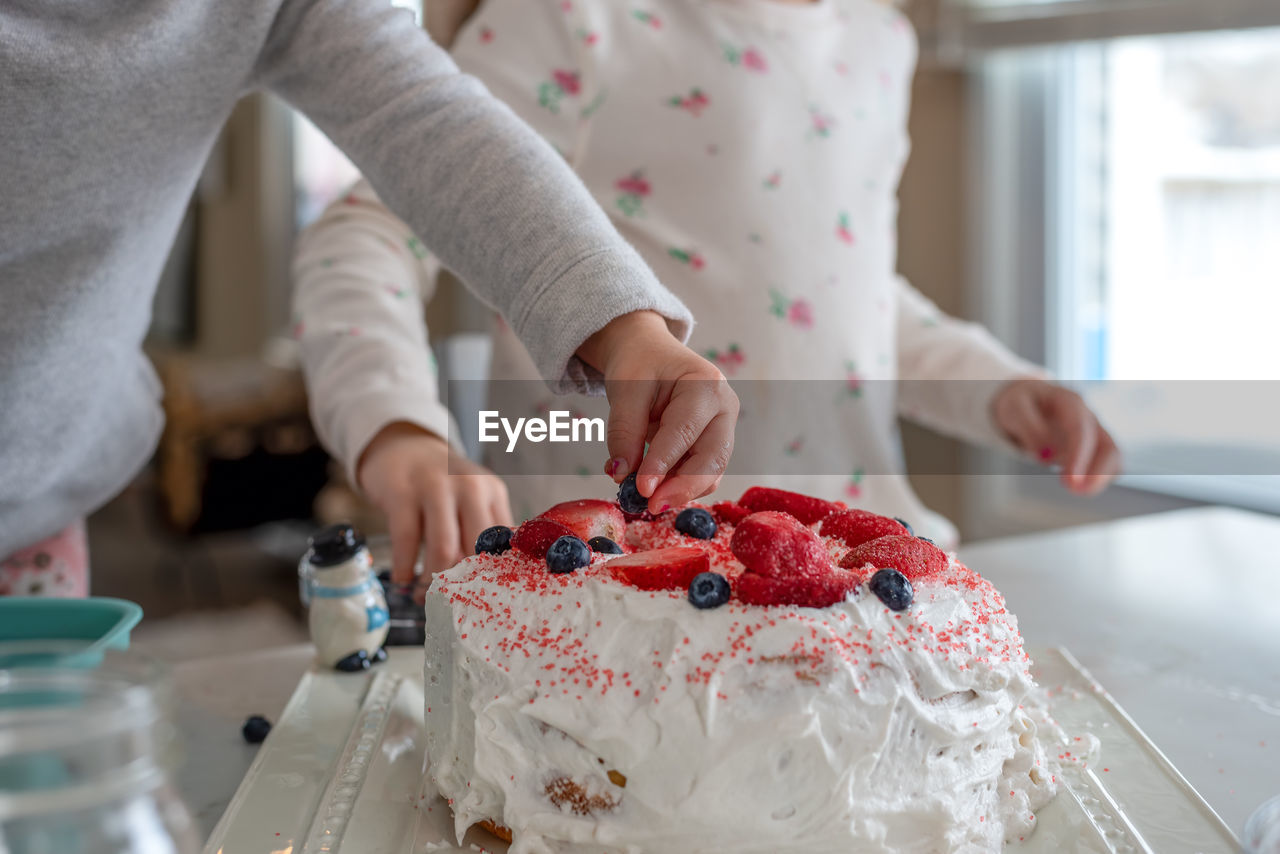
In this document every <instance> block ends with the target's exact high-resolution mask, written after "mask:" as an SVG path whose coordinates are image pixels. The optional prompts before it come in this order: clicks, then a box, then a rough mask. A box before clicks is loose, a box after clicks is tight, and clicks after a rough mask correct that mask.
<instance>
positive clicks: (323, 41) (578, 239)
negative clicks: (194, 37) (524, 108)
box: [256, 0, 692, 391]
mask: <svg viewBox="0 0 1280 854" xmlns="http://www.w3.org/2000/svg"><path fill="white" fill-rule="evenodd" d="M256 82H257V83H258V84H260V85H262V86H265V87H267V88H269V89H271V90H273V91H275V92H276V93H278V94H279V95H281V97H283V98H285V99H286V100H287V101H289V102H290V103H291V104H293V105H294V106H295V107H297V108H298V109H299V110H301V111H302V112H303V113H305V114H306V115H307V116H308V117H310V118H311V120H312V121H314V122H315V123H316V125H317V126H319V127H320V129H321V130H323V131H324V132H325V133H326V134H328V136H329V137H330V138H331V139H332V140H333V141H334V142H335V143H336V144H337V145H338V146H339V147H340V148H341V149H342V150H343V151H345V152H346V153H347V155H348V156H350V157H351V159H352V160H353V161H354V162H355V164H356V166H358V167H359V168H360V170H361V171H362V172H363V173H364V174H365V176H366V177H367V178H368V180H369V182H370V183H371V184H372V185H373V187H374V189H375V190H377V192H378V195H379V196H380V197H381V198H382V199H383V201H384V202H386V204H387V206H388V207H389V208H391V210H393V211H394V212H395V213H396V214H398V215H399V216H400V217H401V218H403V219H404V220H405V222H407V223H408V224H409V225H410V226H411V227H412V228H413V229H414V231H415V232H416V233H417V234H418V236H419V237H420V238H421V239H422V241H423V242H424V244H426V246H427V247H428V248H430V249H431V251H432V252H434V253H435V254H436V256H437V257H438V258H439V259H440V261H441V262H442V263H443V264H444V265H445V266H447V267H448V268H450V269H451V270H452V271H453V272H455V273H456V274H458V276H459V277H460V278H461V279H462V280H463V281H465V282H466V283H467V284H468V285H469V286H470V287H471V288H472V289H474V290H475V291H476V293H477V295H478V296H479V297H480V298H481V299H483V300H485V301H486V302H487V303H488V304H489V305H491V306H492V307H493V308H495V309H497V310H498V311H500V312H501V313H502V314H503V316H505V317H506V318H507V321H508V322H509V323H510V324H511V327H512V329H513V330H515V332H516V334H517V335H518V336H519V337H520V339H521V341H523V342H524V345H525V346H526V347H527V348H528V350H529V352H530V353H531V354H532V355H533V358H534V361H535V362H536V364H537V365H538V369H539V371H540V372H541V374H542V376H543V377H544V378H546V380H547V381H548V382H549V383H550V384H551V386H552V387H553V388H554V389H556V390H558V391H571V390H582V391H598V390H599V386H598V384H597V383H596V382H594V381H595V380H598V378H599V377H598V375H597V374H596V373H595V372H594V371H591V370H590V369H588V368H587V367H586V366H585V365H583V364H582V363H581V362H580V361H579V360H578V359H577V358H576V357H575V356H574V353H575V351H576V350H577V349H578V347H580V346H581V345H582V342H583V341H585V340H586V339H587V338H588V337H589V336H590V335H591V334H592V333H594V332H596V331H597V330H599V329H600V328H601V327H603V326H604V325H605V324H607V323H608V322H609V321H610V320H613V319H614V318H616V317H619V316H621V315H623V314H627V313H629V312H632V311H638V310H643V309H651V310H654V311H657V312H658V313H660V314H661V315H663V316H664V317H666V318H667V322H668V325H669V326H670V327H671V330H672V332H673V333H674V334H675V335H676V336H677V337H679V338H681V340H685V339H687V338H688V334H689V331H690V329H691V327H692V317H691V316H690V314H689V312H688V309H686V308H685V307H684V305H683V304H682V303H681V302H680V301H679V300H678V299H677V298H676V297H675V296H674V295H673V294H672V293H671V292H670V291H668V290H667V289H666V288H665V287H663V286H662V285H661V284H660V283H659V282H658V280H657V279H656V278H655V277H654V275H653V273H652V272H651V271H650V270H649V268H648V267H647V266H646V265H645V263H644V262H643V261H642V260H641V258H640V256H639V255H638V254H637V253H636V252H635V250H633V249H632V248H631V247H630V246H629V245H628V244H627V243H626V241H625V240H623V239H622V237H621V236H620V235H619V234H618V233H617V231H616V230H615V229H614V228H613V226H612V225H611V224H610V223H609V220H608V217H607V216H606V215H605V214H604V212H603V211H601V210H600V209H599V207H598V206H597V205H596V204H595V202H594V201H593V200H592V198H591V195H590V193H588V191H587V190H586V188H585V187H584V186H583V185H582V183H581V182H580V181H579V180H578V178H577V176H575V175H574V174H573V172H572V171H571V170H570V169H569V167H568V166H567V165H566V164H565V163H564V162H563V161H562V160H561V158H560V157H559V156H558V155H557V154H556V153H555V151H554V150H553V149H552V148H551V147H550V146H549V145H548V144H547V143H546V142H544V141H543V140H542V139H540V138H539V137H538V136H537V134H535V133H534V132H533V131H531V130H530V129H528V128H527V127H526V126H525V125H524V124H523V123H522V122H521V121H520V120H519V119H518V118H516V116H515V115H514V114H513V113H512V112H511V111H510V110H509V109H508V108H507V107H506V106H504V105H503V104H501V103H500V102H498V101H497V100H496V99H494V98H492V97H491V96H490V95H489V94H488V92H487V91H486V90H485V88H484V86H483V85H481V84H480V83H479V82H478V81H476V80H475V79H474V78H471V77H468V76H466V75H463V74H461V73H459V72H458V70H457V68H456V66H455V65H454V64H453V61H452V60H451V59H450V58H449V56H448V54H446V53H445V52H444V51H443V50H442V49H440V48H439V47H437V46H436V45H434V44H433V43H432V42H431V40H430V39H429V38H428V36H427V35H426V33H425V32H424V31H422V30H421V29H419V28H418V27H417V25H416V24H415V23H414V21H413V18H412V16H411V15H410V14H409V13H407V12H406V11H404V10H402V9H395V8H392V7H390V6H388V5H387V3H386V0H285V2H284V3H283V4H282V5H281V9H280V14H279V17H278V18H277V20H276V22H275V24H274V26H273V27H272V30H271V34H270V36H269V37H268V41H267V43H266V45H264V48H263V53H262V57H261V60H260V64H259V70H258V80H257V81H256Z"/></svg>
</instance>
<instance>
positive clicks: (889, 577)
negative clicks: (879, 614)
mask: <svg viewBox="0 0 1280 854" xmlns="http://www.w3.org/2000/svg"><path fill="white" fill-rule="evenodd" d="M868 586H870V588H871V592H872V593H874V594H876V595H877V596H879V597H880V601H881V602H883V603H884V605H885V607H886V608H888V609H889V610H890V611H905V610H907V608H909V607H911V598H912V596H913V593H912V590H911V582H910V581H907V577H906V576H905V575H903V574H902V573H901V572H898V570H896V569H877V570H876V574H875V575H873V576H871V583H870V584H869V585H868Z"/></svg>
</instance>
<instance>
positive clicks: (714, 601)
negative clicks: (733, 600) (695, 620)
mask: <svg viewBox="0 0 1280 854" xmlns="http://www.w3.org/2000/svg"><path fill="white" fill-rule="evenodd" d="M729 594H730V590H729V581H728V579H726V578H725V577H724V576H723V575H721V574H720V573H718V572H700V573H698V574H697V575H695V576H694V577H693V581H691V582H689V601H690V602H692V603H693V607H695V608H702V609H704V610H705V609H707V608H719V607H720V606H721V605H723V604H724V603H726V602H728V601H729Z"/></svg>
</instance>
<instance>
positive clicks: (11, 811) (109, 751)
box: [0, 649, 199, 854]
mask: <svg viewBox="0 0 1280 854" xmlns="http://www.w3.org/2000/svg"><path fill="white" fill-rule="evenodd" d="M3 652H9V653H10V654H9V655H8V656H5V655H3V654H0V659H4V658H6V657H7V658H8V663H7V664H6V663H5V662H4V661H3V660H0V854H195V852H197V851H199V843H198V842H197V840H196V834H195V828H194V827H193V825H192V821H191V816H190V814H189V813H188V812H187V809H186V807H185V806H184V804H183V803H182V800H181V798H180V797H179V796H178V794H177V792H176V790H175V789H174V787H173V784H172V782H171V779H170V772H171V770H172V768H173V766H174V764H175V762H176V741H177V729H176V727H175V725H174V722H173V695H172V691H171V689H170V687H169V684H168V682H167V681H165V680H164V679H163V678H162V675H161V671H160V669H159V666H158V665H156V664H153V663H150V662H147V661H143V660H141V659H139V658H137V657H134V656H129V655H125V654H123V653H108V654H107V655H106V656H105V657H104V658H103V659H102V662H101V664H99V665H98V666H96V667H83V666H79V667H77V666H74V665H75V664H81V665H83V663H84V662H83V657H82V656H79V655H76V654H75V651H74V650H65V649H64V650H63V653H65V654H59V653H57V652H56V651H55V652H52V653H51V652H49V651H48V650H47V649H43V650H41V651H39V652H38V653H32V652H31V651H29V650H28V651H26V652H24V653H23V654H22V655H21V656H17V658H19V659H21V661H20V663H18V664H15V656H13V655H12V651H11V650H6V651H0V653H3ZM60 665H61V666H60Z"/></svg>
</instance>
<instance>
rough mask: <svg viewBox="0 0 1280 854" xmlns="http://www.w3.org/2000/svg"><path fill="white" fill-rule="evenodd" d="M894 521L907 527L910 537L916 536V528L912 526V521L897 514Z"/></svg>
mask: <svg viewBox="0 0 1280 854" xmlns="http://www.w3.org/2000/svg"><path fill="white" fill-rule="evenodd" d="M893 521H895V522H897V523H898V524H899V525H901V526H902V527H904V528H906V529H907V536H908V537H914V536H915V535H916V532H915V529H913V528H912V527H911V523H910V522H908V521H907V520H906V519H899V518H898V517H897V516H894V517H893Z"/></svg>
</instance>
